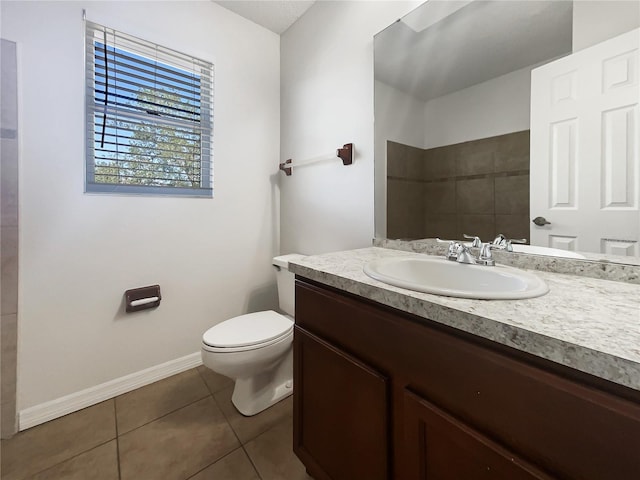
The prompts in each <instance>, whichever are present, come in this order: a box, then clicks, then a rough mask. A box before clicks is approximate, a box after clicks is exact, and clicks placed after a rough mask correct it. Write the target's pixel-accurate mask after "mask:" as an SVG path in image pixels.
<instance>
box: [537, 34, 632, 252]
mask: <svg viewBox="0 0 640 480" xmlns="http://www.w3.org/2000/svg"><path fill="white" fill-rule="evenodd" d="M638 32H639V30H638V29H636V30H633V31H631V32H627V33H625V34H623V35H620V36H618V37H615V38H613V39H611V40H607V41H605V42H602V43H599V44H598V45H595V46H592V47H589V48H586V49H584V50H581V51H579V52H577V53H575V54H573V55H569V56H567V57H564V58H561V59H559V60H556V61H554V62H551V63H548V64H547V65H544V66H542V67H540V68H537V69H535V70H533V72H532V77H531V156H532V158H534V159H535V160H536V161H535V162H532V164H531V184H532V185H535V186H536V188H532V189H531V213H532V215H540V216H543V217H544V218H546V219H547V220H548V221H549V222H550V223H549V224H548V225H545V226H542V227H540V226H536V225H533V224H532V226H531V241H532V243H534V244H536V245H547V246H550V247H554V248H561V249H565V250H573V251H575V250H581V251H589V252H601V253H608V254H614V255H631V256H640V244H639V242H638V240H637V239H638V238H639V236H640V208H639V206H638V203H639V200H640V199H639V198H638V196H639V192H638V190H639V187H640V177H639V175H640V172H639V165H638V144H639V135H640V133H639V132H640V125H638V88H640V87H639V84H638V63H639V57H638V45H639V42H640V37H639V35H638Z"/></svg>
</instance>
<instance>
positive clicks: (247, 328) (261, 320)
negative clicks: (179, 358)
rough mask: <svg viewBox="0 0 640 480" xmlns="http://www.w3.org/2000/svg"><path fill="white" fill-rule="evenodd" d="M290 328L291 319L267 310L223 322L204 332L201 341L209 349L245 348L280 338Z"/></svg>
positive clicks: (291, 326)
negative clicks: (209, 347)
mask: <svg viewBox="0 0 640 480" xmlns="http://www.w3.org/2000/svg"><path fill="white" fill-rule="evenodd" d="M292 328H293V322H292V321H291V319H289V318H287V317H285V316H284V315H280V314H279V313H277V312H274V311H273V310H268V311H266V312H256V313H248V314H246V315H241V316H239V317H234V318H230V319H229V320H225V321H224V322H222V323H219V324H218V325H216V326H214V327H211V328H210V329H209V330H207V331H206V332H204V335H203V336H202V341H203V342H204V343H205V344H206V345H209V346H211V347H223V348H224V347H227V348H232V347H246V346H250V345H258V344H261V343H265V342H269V341H271V340H274V339H276V338H278V337H282V336H284V335H286V334H287V333H289V332H290V331H291V329H292Z"/></svg>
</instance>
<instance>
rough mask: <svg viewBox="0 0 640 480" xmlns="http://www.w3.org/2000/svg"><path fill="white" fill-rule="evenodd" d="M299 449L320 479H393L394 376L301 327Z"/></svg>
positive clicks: (296, 426)
mask: <svg viewBox="0 0 640 480" xmlns="http://www.w3.org/2000/svg"><path fill="white" fill-rule="evenodd" d="M294 355H295V362H294V381H295V388H296V390H295V395H294V422H295V423H294V451H295V453H296V454H297V455H298V457H300V459H301V460H302V461H303V463H304V464H305V466H306V467H307V470H308V471H309V473H310V474H311V475H312V476H313V477H314V478H315V479H316V480H322V479H331V480H355V479H367V480H383V479H387V478H389V473H388V472H389V466H388V458H389V447H388V425H389V422H388V392H389V386H388V380H387V378H386V377H384V376H383V375H382V374H380V373H379V372H376V371H375V370H373V369H371V368H370V367H368V366H367V365H364V364H363V363H362V362H360V361H359V360H357V359H355V358H353V357H351V356H350V355H348V354H346V353H345V352H342V351H341V350H339V349H337V348H335V347H332V346H331V345H329V344H327V343H325V342H324V341H322V340H320V339H319V338H317V337H315V336H313V335H311V334H309V333H307V332H305V331H304V330H302V329H300V328H298V327H296V329H295V334H294Z"/></svg>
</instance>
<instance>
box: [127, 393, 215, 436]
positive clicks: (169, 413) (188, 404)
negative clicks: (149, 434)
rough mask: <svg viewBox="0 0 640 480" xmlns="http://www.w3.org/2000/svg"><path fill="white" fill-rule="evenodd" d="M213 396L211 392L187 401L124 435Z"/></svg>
mask: <svg viewBox="0 0 640 480" xmlns="http://www.w3.org/2000/svg"><path fill="white" fill-rule="evenodd" d="M211 396H212V395H211V394H210V393H209V394H207V395H205V396H204V397H200V398H198V399H196V400H193V401H192V402H189V403H185V404H184V405H182V406H181V407H178V408H175V409H173V410H171V411H170V412H167V413H164V414H162V415H160V416H159V417H156V418H154V419H152V420H149V421H148V422H145V423H143V424H141V425H138V426H137V427H135V428H132V429H131V430H127V431H126V432H123V433H122V436H124V435H129V434H130V433H131V432H135V431H136V430H138V429H139V428H142V427H146V426H147V425H149V424H150V423H153V422H155V421H156V420H160V419H161V418H164V417H166V416H168V415H171V414H172V413H176V412H177V411H178V410H182V409H183V408H186V407H190V406H191V405H193V404H194V403H198V402H200V401H202V400H204V399H205V398H207V397H211ZM214 401H215V399H214Z"/></svg>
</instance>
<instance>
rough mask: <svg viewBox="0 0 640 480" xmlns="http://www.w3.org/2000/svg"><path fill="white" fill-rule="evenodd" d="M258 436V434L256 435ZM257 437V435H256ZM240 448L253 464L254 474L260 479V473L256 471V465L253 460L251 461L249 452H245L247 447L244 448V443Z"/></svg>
mask: <svg viewBox="0 0 640 480" xmlns="http://www.w3.org/2000/svg"><path fill="white" fill-rule="evenodd" d="M258 436H260V435H258ZM256 438H257V437H256ZM241 448H242V450H243V451H244V454H245V455H246V456H247V458H248V459H249V462H251V466H253V469H254V470H255V471H256V475H258V478H259V479H260V480H262V475H260V472H259V471H258V466H257V465H256V464H255V462H254V461H253V458H251V455H249V452H247V449H246V448H244V445H242V447H241Z"/></svg>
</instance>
